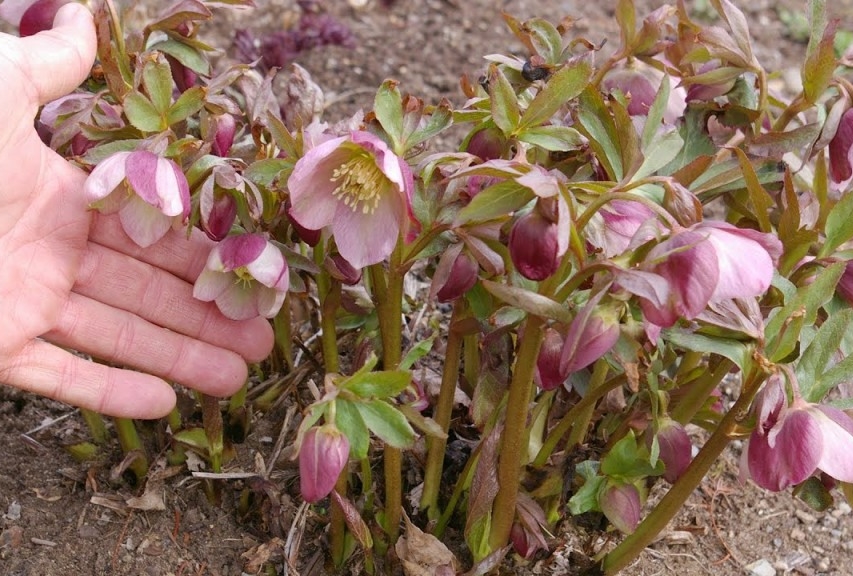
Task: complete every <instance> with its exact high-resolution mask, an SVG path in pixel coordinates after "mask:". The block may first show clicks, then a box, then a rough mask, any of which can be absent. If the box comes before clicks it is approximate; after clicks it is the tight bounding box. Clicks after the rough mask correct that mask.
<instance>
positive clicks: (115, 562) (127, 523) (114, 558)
mask: <svg viewBox="0 0 853 576" xmlns="http://www.w3.org/2000/svg"><path fill="white" fill-rule="evenodd" d="M132 518H133V510H131V511H130V513H129V514H128V515H127V520H125V521H124V525H123V526H122V527H121V532H119V535H118V539H116V545H115V546H113V553H112V558H111V560H110V564H111V565H112V567H113V572H115V571H117V570H118V548H119V546H121V544H122V542H123V541H124V536H125V534H127V528H128V526H130V520H131V519H132Z"/></svg>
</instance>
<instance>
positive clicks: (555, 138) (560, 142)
mask: <svg viewBox="0 0 853 576" xmlns="http://www.w3.org/2000/svg"><path fill="white" fill-rule="evenodd" d="M516 137H517V138H518V139H519V140H521V141H522V142H527V143H528V144H533V145H534V146H539V147H540V148H543V149H545V150H548V151H549V152H568V151H570V150H576V149H578V148H579V147H580V146H581V145H583V142H584V138H583V136H582V135H581V133H580V132H578V131H577V130H575V129H574V128H571V127H569V126H555V125H548V126H533V127H531V128H527V129H525V130H522V131H521V132H519V133H518V135H517V136H516Z"/></svg>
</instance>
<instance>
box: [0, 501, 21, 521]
mask: <svg viewBox="0 0 853 576" xmlns="http://www.w3.org/2000/svg"><path fill="white" fill-rule="evenodd" d="M3 517H4V518H5V519H6V520H12V521H13V522H14V521H15V520H20V519H21V505H20V504H18V501H17V500H13V501H12V503H11V504H9V508H8V509H7V510H6V514H5V515H4V516H3Z"/></svg>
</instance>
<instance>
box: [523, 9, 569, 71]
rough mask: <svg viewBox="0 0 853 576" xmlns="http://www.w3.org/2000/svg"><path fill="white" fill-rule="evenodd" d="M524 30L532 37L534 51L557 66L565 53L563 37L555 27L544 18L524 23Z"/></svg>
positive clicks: (532, 19)
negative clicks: (558, 60)
mask: <svg viewBox="0 0 853 576" xmlns="http://www.w3.org/2000/svg"><path fill="white" fill-rule="evenodd" d="M524 30H525V31H526V32H527V33H528V34H529V35H530V41H531V43H532V44H533V48H534V50H536V52H537V53H538V54H539V55H540V56H542V57H543V58H544V59H545V62H547V63H548V64H556V63H557V59H558V58H559V57H560V54H561V53H562V52H563V37H562V36H560V33H559V32H558V31H557V29H556V28H555V27H554V25H553V24H551V23H550V22H549V21H547V20H545V19H544V18H531V19H530V20H527V21H526V22H525V23H524Z"/></svg>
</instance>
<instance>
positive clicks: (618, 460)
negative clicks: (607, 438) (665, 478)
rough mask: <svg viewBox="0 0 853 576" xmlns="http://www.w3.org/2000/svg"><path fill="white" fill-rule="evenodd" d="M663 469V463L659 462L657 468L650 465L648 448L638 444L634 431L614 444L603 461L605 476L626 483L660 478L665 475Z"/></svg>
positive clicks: (602, 471)
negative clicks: (640, 479) (647, 478)
mask: <svg viewBox="0 0 853 576" xmlns="http://www.w3.org/2000/svg"><path fill="white" fill-rule="evenodd" d="M663 468H664V464H663V462H662V461H658V462H657V466H652V465H651V464H650V463H649V455H648V453H647V451H646V448H645V446H642V447H640V445H639V444H637V438H636V437H635V436H634V432H633V431H631V432H628V434H626V435H625V437H624V438H622V439H621V440H619V441H618V442H617V443H616V444H614V445H613V447H612V448H611V449H610V450H609V451H608V452H607V454H606V455H605V456H604V458H602V459H601V473H602V474H603V475H605V476H608V477H610V478H614V479H618V480H623V481H626V482H631V481H632V480H633V479H636V478H643V477H645V476H658V475H660V474H663Z"/></svg>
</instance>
